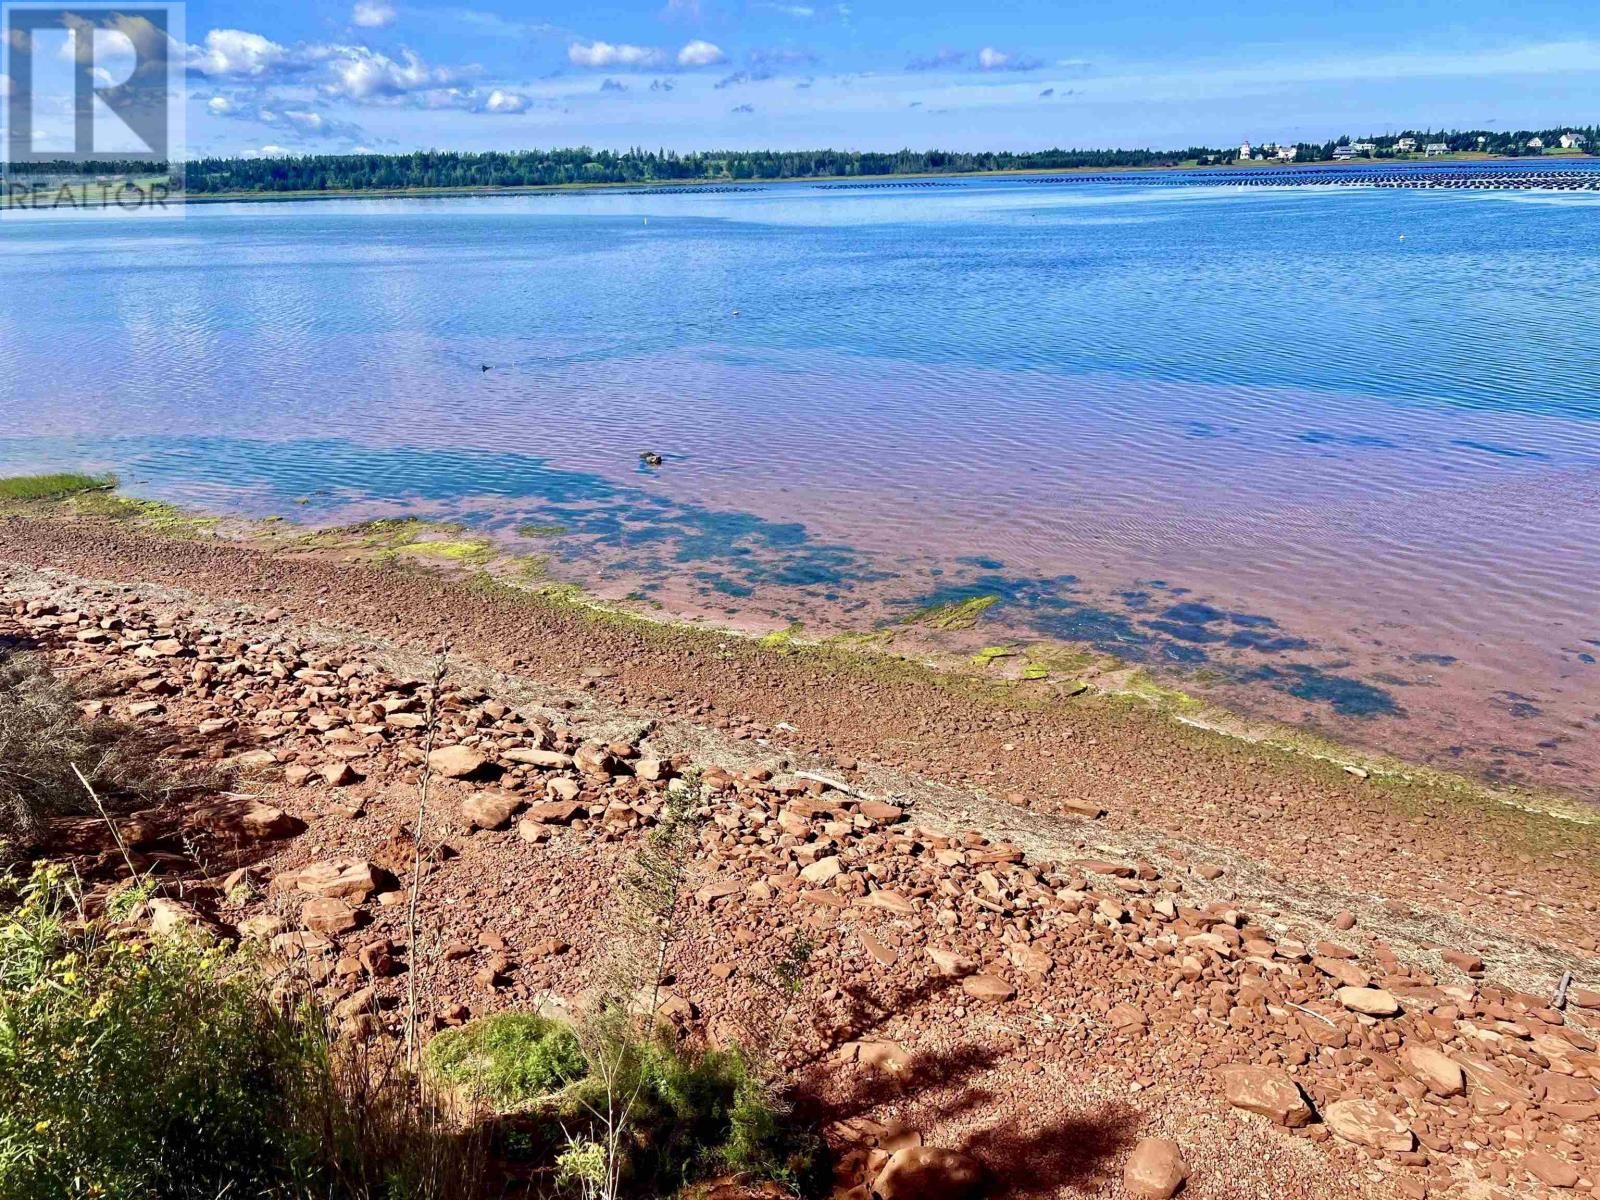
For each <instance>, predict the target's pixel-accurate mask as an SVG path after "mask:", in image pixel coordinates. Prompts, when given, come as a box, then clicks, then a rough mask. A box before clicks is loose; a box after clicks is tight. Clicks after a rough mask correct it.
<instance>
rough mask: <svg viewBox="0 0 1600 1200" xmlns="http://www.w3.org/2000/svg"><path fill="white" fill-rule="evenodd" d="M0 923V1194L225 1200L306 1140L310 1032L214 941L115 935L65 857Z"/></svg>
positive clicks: (255, 1184) (269, 1173)
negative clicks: (77, 891) (295, 1119)
mask: <svg viewBox="0 0 1600 1200" xmlns="http://www.w3.org/2000/svg"><path fill="white" fill-rule="evenodd" d="M18 899H19V901H20V903H19V904H18V905H17V907H16V908H15V909H14V910H13V911H12V912H11V913H10V914H8V915H7V916H6V917H5V918H4V920H3V922H0V1194H3V1195H5V1196H6V1197H8V1200H35V1198H37V1200H47V1198H49V1200H58V1198H60V1197H79V1196H84V1197H88V1196H95V1197H107V1198H108V1200H116V1198H119V1197H127V1198H129V1200H133V1198H134V1197H140V1198H144V1197H161V1198H167V1197H171V1198H173V1200H188V1198H189V1197H193V1198H195V1200H215V1197H216V1196H218V1195H220V1194H222V1193H223V1191H224V1189H227V1188H230V1187H231V1188H233V1189H235V1190H236V1191H240V1192H247V1191H251V1190H260V1189H262V1188H263V1187H264V1186H265V1185H267V1184H269V1183H271V1182H273V1181H275V1179H276V1178H277V1177H278V1172H279V1168H280V1164H282V1163H284V1162H286V1161H291V1160H294V1159H297V1158H302V1157H304V1156H305V1154H306V1148H305V1147H304V1146H303V1145H299V1144H297V1134H296V1132H295V1131H294V1129H293V1128H292V1122H290V1121H289V1120H288V1119H287V1118H288V1117H289V1115H290V1113H289V1111H288V1109H289V1107H290V1106H292V1104H293V1097H294V1094H295V1093H296V1092H297V1091H298V1090H299V1088H298V1086H297V1084H298V1080H297V1079H296V1075H297V1069H296V1068H297V1065H298V1063H299V1062H300V1060H301V1057H302V1053H303V1051H302V1048H301V1046H300V1045H299V1044H298V1042H299V1038H298V1031H297V1030H296V1029H295V1028H294V1026H293V1025H292V1024H291V1023H289V1022H286V1021H283V1020H281V1019H278V1018H277V1017H275V1016H274V1014H272V1012H271V1011H270V1010H269V1009H268V1008H266V1007H265V1006H264V1005H262V1004H261V1003H260V1001H259V997H258V996H257V995H256V993H255V992H254V991H253V989H252V988H251V986H250V985H249V982H248V980H247V979H246V978H245V977H243V976H240V975H238V974H237V973H230V972H229V971H228V970H227V969H226V965H225V963H224V960H223V957H222V955H221V953H220V952H218V951H216V950H206V949H202V948H200V947H197V946H193V945H189V944H186V943H181V942H169V941H157V942H153V943H148V944H146V943H141V942H137V941H133V940H126V939H124V940H108V939H105V938H104V937H103V936H102V933H103V931H102V930H100V929H99V928H97V927H95V926H93V925H87V926H85V925H80V924H78V923H76V922H74V921H71V920H69V917H68V912H67V910H66V900H67V896H66V892H65V890H64V888H63V887H62V886H61V884H60V879H59V876H58V875H57V874H56V873H55V872H54V871H49V872H43V873H40V874H38V875H36V876H35V878H34V880H33V881H32V882H31V883H29V884H28V885H27V886H26V887H24V888H23V889H22V890H21V894H20V896H19V897H18Z"/></svg>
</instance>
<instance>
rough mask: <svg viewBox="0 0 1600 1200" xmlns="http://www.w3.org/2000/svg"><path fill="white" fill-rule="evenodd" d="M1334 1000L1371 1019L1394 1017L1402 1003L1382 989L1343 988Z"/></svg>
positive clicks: (1334, 995) (1335, 993)
mask: <svg viewBox="0 0 1600 1200" xmlns="http://www.w3.org/2000/svg"><path fill="white" fill-rule="evenodd" d="M1333 998H1334V999H1335V1000H1337V1001H1338V1002H1339V1003H1340V1004H1342V1005H1344V1007H1345V1008H1348V1009H1349V1010H1350V1011H1351V1012H1358V1013H1362V1014H1364V1015H1365V1016H1369V1017H1392V1016H1394V1015H1395V1014H1396V1013H1398V1012H1399V1011H1400V1001H1398V1000H1396V999H1395V997H1394V995H1393V993H1390V992H1386V991H1384V990H1383V989H1382V988H1371V987H1342V988H1340V989H1339V990H1338V991H1336V992H1334V994H1333Z"/></svg>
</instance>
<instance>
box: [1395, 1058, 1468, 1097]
mask: <svg viewBox="0 0 1600 1200" xmlns="http://www.w3.org/2000/svg"><path fill="white" fill-rule="evenodd" d="M1400 1061H1401V1063H1402V1064H1403V1065H1404V1066H1405V1068H1406V1070H1408V1071H1410V1072H1411V1073H1412V1074H1413V1075H1415V1076H1416V1077H1417V1078H1418V1079H1419V1080H1421V1081H1422V1083H1423V1084H1424V1085H1425V1086H1426V1087H1427V1089H1428V1090H1429V1091H1430V1092H1432V1093H1433V1094H1434V1095H1435V1096H1459V1095H1461V1094H1462V1093H1463V1092H1465V1091H1466V1090H1467V1076H1466V1072H1465V1071H1463V1070H1462V1069H1461V1064H1460V1063H1458V1062H1456V1061H1455V1059H1453V1058H1451V1057H1450V1056H1449V1055H1448V1054H1446V1053H1444V1051H1442V1050H1436V1049H1434V1048H1433V1047H1432V1046H1407V1047H1406V1048H1405V1050H1403V1051H1402V1052H1401V1054H1400Z"/></svg>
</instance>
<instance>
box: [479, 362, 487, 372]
mask: <svg viewBox="0 0 1600 1200" xmlns="http://www.w3.org/2000/svg"><path fill="white" fill-rule="evenodd" d="M488 369H489V364H488V363H484V364H483V366H481V367H479V368H478V370H480V371H487V370H488Z"/></svg>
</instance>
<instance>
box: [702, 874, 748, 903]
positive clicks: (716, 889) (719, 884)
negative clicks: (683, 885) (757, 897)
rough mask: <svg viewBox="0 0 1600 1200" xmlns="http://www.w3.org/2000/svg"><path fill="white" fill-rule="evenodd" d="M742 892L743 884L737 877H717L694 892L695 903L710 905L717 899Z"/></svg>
mask: <svg viewBox="0 0 1600 1200" xmlns="http://www.w3.org/2000/svg"><path fill="white" fill-rule="evenodd" d="M743 894H744V884H742V883H740V882H739V881H738V880H737V879H717V880H713V881H712V882H710V883H708V884H706V885H705V886H704V887H702V888H701V889H700V890H699V891H697V892H696V893H695V894H694V900H695V903H696V904H700V905H704V906H706V907H710V906H711V905H713V904H715V903H717V901H719V900H726V899H727V898H728V897H729V896H740V895H743Z"/></svg>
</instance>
